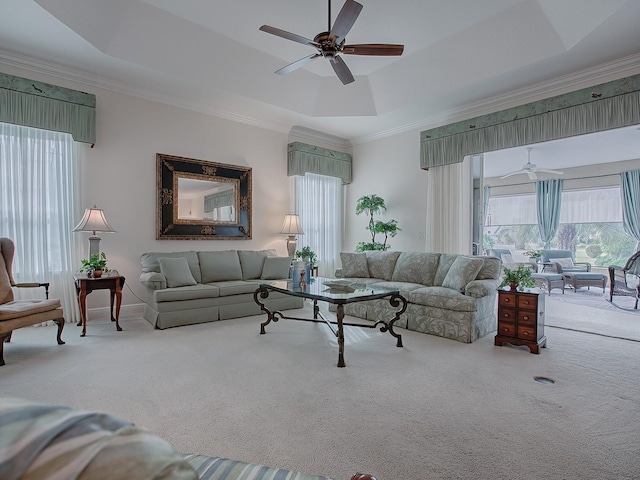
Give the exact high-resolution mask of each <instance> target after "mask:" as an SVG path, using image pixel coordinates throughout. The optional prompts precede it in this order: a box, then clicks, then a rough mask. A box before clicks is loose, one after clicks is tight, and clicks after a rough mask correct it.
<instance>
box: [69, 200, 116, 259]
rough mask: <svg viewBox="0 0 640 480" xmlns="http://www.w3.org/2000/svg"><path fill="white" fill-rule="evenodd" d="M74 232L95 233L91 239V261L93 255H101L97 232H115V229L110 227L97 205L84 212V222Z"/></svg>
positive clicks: (81, 221)
mask: <svg viewBox="0 0 640 480" xmlns="http://www.w3.org/2000/svg"><path fill="white" fill-rule="evenodd" d="M72 231H73V232H93V234H92V235H91V236H90V237H89V258H88V259H89V260H91V257H92V256H93V255H97V254H98V253H100V237H98V236H97V235H96V232H115V230H114V229H113V227H112V226H111V225H109V223H108V222H107V219H106V218H104V212H103V211H102V209H101V208H98V207H96V206H95V205H94V206H93V207H92V208H87V209H85V211H84V215H83V216H82V220H80V222H79V223H78V225H76V227H75V228H74V229H73V230H72Z"/></svg>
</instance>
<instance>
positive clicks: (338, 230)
mask: <svg viewBox="0 0 640 480" xmlns="http://www.w3.org/2000/svg"><path fill="white" fill-rule="evenodd" d="M293 178H295V199H296V200H295V206H296V212H297V214H298V215H299V216H300V222H301V224H302V230H304V235H300V236H298V249H300V248H302V247H303V246H306V245H308V246H309V247H311V250H313V251H314V252H315V253H316V255H317V256H318V272H319V275H320V276H322V277H333V274H334V272H335V270H336V268H339V267H340V249H341V246H342V217H343V214H342V211H343V207H342V196H343V191H342V180H341V179H340V178H337V177H329V176H325V175H316V174H313V173H307V174H305V175H304V176H295V177H293Z"/></svg>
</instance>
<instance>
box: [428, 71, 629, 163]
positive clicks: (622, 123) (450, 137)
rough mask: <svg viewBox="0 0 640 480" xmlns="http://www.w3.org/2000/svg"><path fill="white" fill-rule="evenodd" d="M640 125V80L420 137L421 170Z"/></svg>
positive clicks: (610, 84)
mask: <svg viewBox="0 0 640 480" xmlns="http://www.w3.org/2000/svg"><path fill="white" fill-rule="evenodd" d="M639 123H640V75H634V76H631V77H627V78H622V79H620V80H614V81H612V82H608V83H604V84H601V85H596V86H593V87H588V88H584V89H581V90H577V91H575V92H570V93H567V94H564V95H558V96H555V97H551V98H547V99H545V100H540V101H537V102H532V103H528V104H525V105H521V106H518V107H513V108H509V109H506V110H501V111H499V112H494V113H490V114H487V115H482V116H480V117H476V118H472V119H469V120H464V121H461V122H457V123H452V124H450V125H444V126H442V127H437V128H433V129H430V130H425V131H423V132H420V168H423V169H428V168H431V167H437V166H441V165H451V164H454V163H459V162H462V159H463V158H464V157H465V156H466V155H477V154H480V153H484V152H491V151H495V150H501V149H504V148H512V147H519V146H523V145H531V144H533V143H540V142H546V141H549V140H557V139H560V138H566V137H572V136H575V135H583V134H586V133H594V132H601V131H604V130H610V129H612V128H620V127H628V126H630V125H637V124H639Z"/></svg>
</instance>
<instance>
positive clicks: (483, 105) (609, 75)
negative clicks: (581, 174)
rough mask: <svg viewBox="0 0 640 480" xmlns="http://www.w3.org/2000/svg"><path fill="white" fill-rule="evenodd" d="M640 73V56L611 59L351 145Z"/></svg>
mask: <svg viewBox="0 0 640 480" xmlns="http://www.w3.org/2000/svg"><path fill="white" fill-rule="evenodd" d="M638 73H640V53H638V54H633V55H629V56H627V57H623V58H620V59H617V60H612V61H610V62H606V63H603V64H600V65H596V66H594V67H589V68H587V69H584V70H580V71H577V72H573V73H570V74H567V75H562V76H560V77H556V78H553V79H551V80H547V81H544V82H540V83H536V84H535V85H530V86H528V87H525V88H521V89H518V90H512V91H510V92H506V93H503V94H500V95H496V96H494V97H491V98H488V99H486V100H482V101H480V102H476V103H474V104H470V105H466V106H465V107H463V108H459V109H454V110H450V111H448V112H444V113H443V114H441V115H439V116H438V117H437V118H432V119H430V120H428V121H425V120H424V119H423V120H420V121H417V122H413V123H408V124H405V125H402V126H399V127H396V128H392V129H388V130H384V131H380V132H378V133H374V134H372V135H365V136H361V137H356V138H352V139H351V144H352V145H354V146H355V145H360V144H363V143H368V142H372V141H375V140H380V139H383V138H386V137H391V136H393V135H398V134H400V133H406V132H409V131H412V130H428V129H431V128H435V127H441V126H443V125H448V124H450V123H456V122H459V121H462V120H465V119H468V118H475V117H479V116H481V115H486V114H487V113H493V112H498V111H500V110H504V109H507V108H511V107H517V106H519V105H524V104H526V103H530V102H534V101H536V100H542V99H545V98H549V97H554V96H556V95H561V94H563V93H568V92H572V91H574V90H580V89H581V88H587V87H589V86H591V85H598V84H600V83H605V82H608V81H611V80H617V79H620V78H624V77H627V76H631V75H636V74H638Z"/></svg>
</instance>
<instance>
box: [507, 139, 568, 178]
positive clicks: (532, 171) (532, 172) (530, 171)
mask: <svg viewBox="0 0 640 480" xmlns="http://www.w3.org/2000/svg"><path fill="white" fill-rule="evenodd" d="M531 150H533V147H527V163H525V164H524V165H523V166H522V168H521V169H520V170H516V171H515V172H511V173H507V174H506V175H505V176H504V177H500V179H503V178H507V177H511V176H512V175H520V174H525V173H526V174H527V175H528V176H529V180H537V179H538V175H536V172H543V173H550V174H551V175H564V172H561V171H559V170H549V169H548V168H538V166H537V165H536V164H535V163H531Z"/></svg>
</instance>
